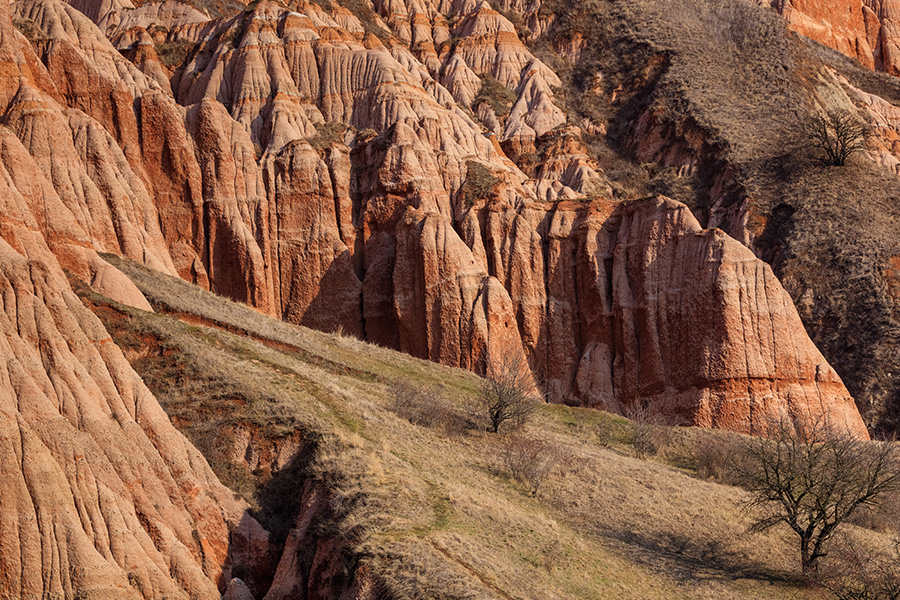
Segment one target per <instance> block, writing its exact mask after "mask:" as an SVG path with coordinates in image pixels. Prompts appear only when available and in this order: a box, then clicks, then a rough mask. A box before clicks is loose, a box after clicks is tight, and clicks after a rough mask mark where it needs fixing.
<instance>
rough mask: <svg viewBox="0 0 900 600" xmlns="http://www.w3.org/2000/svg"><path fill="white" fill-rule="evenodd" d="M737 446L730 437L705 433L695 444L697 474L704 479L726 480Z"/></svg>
mask: <svg viewBox="0 0 900 600" xmlns="http://www.w3.org/2000/svg"><path fill="white" fill-rule="evenodd" d="M734 451H735V447H734V444H732V443H731V440H730V439H726V438H720V437H719V436H715V437H714V436H711V435H704V436H703V437H701V438H700V439H698V440H697V441H696V443H695V444H694V457H695V458H696V459H697V475H698V476H700V477H702V478H704V479H714V480H715V481H726V480H727V479H728V473H729V470H730V469H731V464H732V460H733V457H734Z"/></svg>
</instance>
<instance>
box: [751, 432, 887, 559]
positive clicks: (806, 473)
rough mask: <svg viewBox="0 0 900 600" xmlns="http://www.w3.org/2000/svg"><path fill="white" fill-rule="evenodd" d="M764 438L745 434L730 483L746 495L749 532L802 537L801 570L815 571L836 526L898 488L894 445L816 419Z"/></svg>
mask: <svg viewBox="0 0 900 600" xmlns="http://www.w3.org/2000/svg"><path fill="white" fill-rule="evenodd" d="M768 433H769V437H768V438H750V437H748V438H746V439H745V442H744V443H743V444H742V448H741V451H740V453H739V458H738V459H737V460H736V461H735V466H734V470H735V477H736V482H737V483H738V484H739V485H741V487H743V488H745V489H747V490H748V491H749V492H750V494H751V496H750V499H749V500H748V503H747V508H748V509H752V510H753V512H755V513H756V514H757V517H758V518H756V520H755V522H754V524H753V526H752V527H751V530H755V531H762V530H766V529H769V528H771V527H774V526H776V525H779V524H782V523H783V524H786V525H788V526H789V527H790V528H791V530H792V531H794V533H796V534H797V536H798V537H799V538H800V539H799V541H800V562H801V567H802V569H803V572H804V573H807V574H809V573H813V572H815V571H816V570H817V568H818V564H819V559H821V558H822V557H823V556H825V555H826V544H827V543H828V541H829V540H830V539H831V538H832V536H833V535H834V533H835V530H836V529H837V528H838V527H839V526H840V525H841V524H842V523H843V522H844V521H846V520H847V519H848V518H849V517H850V516H851V515H853V513H854V512H855V511H857V510H858V509H859V508H860V507H862V506H874V505H877V504H878V503H879V501H880V497H881V495H882V494H884V493H885V492H888V491H891V490H895V489H898V487H900V460H898V453H897V447H896V446H895V445H893V444H890V443H886V442H869V441H863V440H860V439H857V438H854V437H852V436H850V435H848V434H847V433H845V432H841V431H836V430H835V429H834V428H832V427H830V426H828V424H827V423H826V422H824V421H822V420H819V421H816V422H813V423H810V424H805V425H800V426H795V424H794V423H792V422H790V421H780V422H775V423H772V424H770V425H769V427H768Z"/></svg>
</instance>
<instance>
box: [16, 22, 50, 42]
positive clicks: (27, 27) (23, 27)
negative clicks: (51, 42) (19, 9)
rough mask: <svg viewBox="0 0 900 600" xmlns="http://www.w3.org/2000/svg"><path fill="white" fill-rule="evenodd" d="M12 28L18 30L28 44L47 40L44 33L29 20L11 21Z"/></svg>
mask: <svg viewBox="0 0 900 600" xmlns="http://www.w3.org/2000/svg"><path fill="white" fill-rule="evenodd" d="M13 26H15V28H16V29H18V30H19V31H20V32H21V33H22V35H24V36H25V38H26V39H27V40H28V41H29V42H37V41H40V40H45V39H47V36H46V35H44V32H43V31H41V29H40V28H39V27H38V26H37V24H36V23H35V22H34V21H32V20H31V19H13Z"/></svg>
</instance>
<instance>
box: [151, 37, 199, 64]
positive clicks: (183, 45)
mask: <svg viewBox="0 0 900 600" xmlns="http://www.w3.org/2000/svg"><path fill="white" fill-rule="evenodd" d="M193 49H194V45H193V44H191V43H190V42H189V41H187V40H175V41H174V42H166V43H164V44H159V45H158V46H157V47H156V55H157V56H159V61H160V62H161V63H162V64H163V65H165V66H166V67H168V68H170V69H174V68H176V67H179V66H181V65H182V64H184V62H185V60H187V57H188V56H189V55H190V53H191V51H192V50H193Z"/></svg>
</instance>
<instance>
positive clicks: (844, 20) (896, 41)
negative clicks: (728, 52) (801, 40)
mask: <svg viewBox="0 0 900 600" xmlns="http://www.w3.org/2000/svg"><path fill="white" fill-rule="evenodd" d="M756 1H757V2H758V3H759V4H765V5H771V6H772V7H773V8H775V9H776V10H777V11H778V12H779V13H780V14H782V15H783V16H784V17H785V18H786V19H787V21H788V24H789V25H790V27H791V29H793V30H794V31H796V32H797V33H799V34H800V35H804V36H806V37H808V38H811V39H813V40H815V41H817V42H819V43H822V44H825V45H826V46H830V47H831V48H834V49H835V50H838V51H840V52H843V53H844V54H846V55H847V56H850V57H853V58H856V59H857V60H859V62H860V63H861V64H862V65H864V66H866V67H869V68H874V69H877V70H879V71H885V72H887V73H890V74H891V75H898V74H900V2H897V0H838V1H837V2H833V1H828V0H756Z"/></svg>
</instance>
